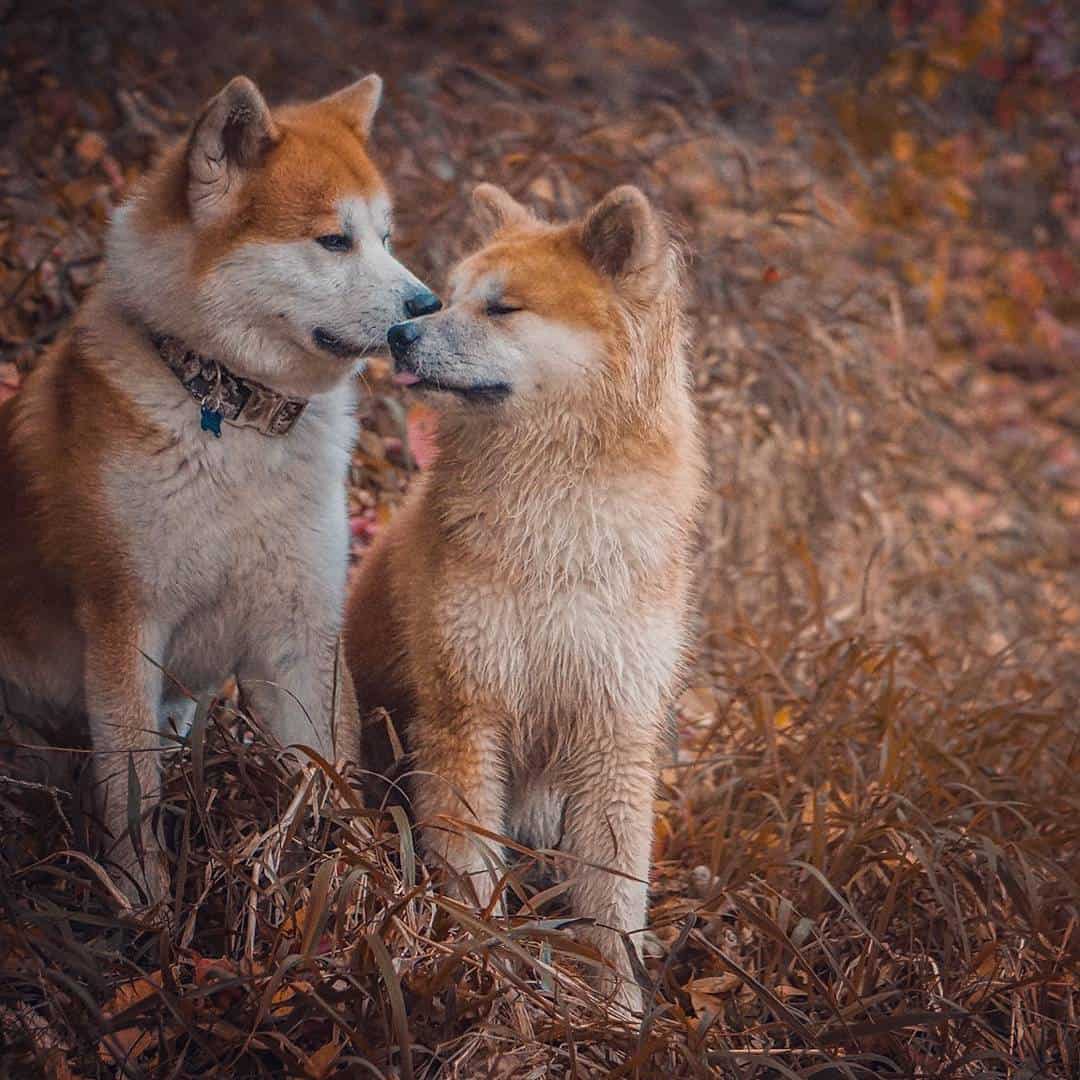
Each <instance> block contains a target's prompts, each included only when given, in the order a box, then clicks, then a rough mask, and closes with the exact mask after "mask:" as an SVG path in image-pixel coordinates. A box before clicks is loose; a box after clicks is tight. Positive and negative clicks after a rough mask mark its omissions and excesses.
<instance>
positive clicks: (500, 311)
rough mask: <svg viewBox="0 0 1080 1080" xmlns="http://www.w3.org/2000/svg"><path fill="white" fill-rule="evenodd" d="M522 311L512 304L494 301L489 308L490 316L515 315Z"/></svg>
mask: <svg viewBox="0 0 1080 1080" xmlns="http://www.w3.org/2000/svg"><path fill="white" fill-rule="evenodd" d="M520 310H521V308H519V307H514V306H513V305H512V304H500V303H498V302H497V301H492V302H491V303H490V304H488V306H487V313H488V314H489V315H513V314H514V312H515V311H520Z"/></svg>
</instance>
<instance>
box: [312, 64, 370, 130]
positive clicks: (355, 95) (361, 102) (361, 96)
mask: <svg viewBox="0 0 1080 1080" xmlns="http://www.w3.org/2000/svg"><path fill="white" fill-rule="evenodd" d="M382 93H383V81H382V79H381V78H380V77H379V76H378V75H365V76H364V77H363V78H362V79H359V80H357V81H356V82H354V83H352V85H350V86H346V87H345V89H344V90H339V91H338V92H337V93H336V94H331V95H330V96H329V97H327V98H323V103H324V104H326V105H330V106H331V107H333V108H335V109H337V110H338V112H340V113H341V114H342V115H343V116H344V118H345V122H346V123H347V124H348V125H349V127H351V128H352V129H353V130H354V131H355V132H356V134H357V135H359V136H360V137H361V138H364V139H366V138H367V137H368V135H370V134H371V125H372V123H373V121H374V120H375V113H376V112H378V110H379V103H380V102H381V101H382Z"/></svg>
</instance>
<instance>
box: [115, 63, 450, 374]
mask: <svg viewBox="0 0 1080 1080" xmlns="http://www.w3.org/2000/svg"><path fill="white" fill-rule="evenodd" d="M381 94H382V81H381V80H380V79H379V77H378V76H377V75H369V76H367V77H366V78H364V79H361V80H360V81H359V82H356V83H354V84H352V85H351V86H348V87H346V88H345V89H344V90H341V91H339V92H338V93H336V94H333V95H331V96H330V97H327V98H323V99H321V100H319V101H315V102H310V103H307V104H302V105H292V106H288V107H284V108H281V109H276V110H274V111H273V112H271V110H270V109H269V107H268V106H267V104H266V102H265V100H264V99H263V97H262V95H261V94H260V93H259V90H258V89H257V88H256V86H255V85H254V84H253V83H252V82H251V81H250V80H248V79H246V78H243V77H240V78H236V79H233V80H232V82H230V83H229V84H228V86H226V87H225V89H224V90H222V91H221V93H220V94H218V95H217V96H216V97H215V98H213V99H212V100H211V101H210V102H209V103H208V104H207V105H206V107H205V108H204V110H203V112H202V114H201V115H200V117H199V119H198V120H197V121H196V122H195V124H194V126H193V127H192V130H191V133H190V134H189V136H188V138H187V139H186V141H184V142H183V143H182V144H180V145H179V146H177V147H175V148H173V150H172V151H170V153H169V154H167V155H166V158H165V160H164V161H163V162H162V164H161V165H160V166H159V167H158V168H157V169H156V170H155V172H154V173H153V174H152V175H151V176H150V177H149V178H148V181H147V183H146V185H145V186H144V188H143V190H142V192H141V194H140V196H138V197H137V198H136V199H135V200H133V203H132V205H131V207H130V209H129V210H125V211H123V212H122V213H121V214H119V215H118V219H117V221H116V223H115V227H114V230H113V231H114V233H115V234H117V237H116V241H115V243H114V244H113V251H112V252H111V253H110V262H114V261H117V260H118V261H119V262H120V263H121V265H120V266H119V267H112V268H111V271H112V273H113V275H114V277H115V276H120V275H124V276H125V277H128V278H130V277H132V276H134V277H135V279H136V280H135V281H134V282H132V283H131V284H130V285H121V286H120V287H121V288H122V289H127V290H129V291H134V292H135V293H136V295H137V296H138V298H139V301H140V303H139V304H138V307H139V308H140V310H141V312H142V313H144V314H146V315H147V316H148V317H149V318H153V317H154V315H155V314H156V316H157V318H156V322H157V326H156V327H155V328H156V329H158V330H160V331H163V332H171V333H175V334H177V336H179V337H181V338H186V339H188V340H191V339H192V338H195V339H196V340H194V341H191V344H192V345H193V346H201V347H203V348H204V349H205V351H208V352H212V351H213V350H214V348H215V346H217V347H219V348H221V349H223V350H224V352H225V354H226V357H227V358H228V360H227V362H231V363H232V364H235V365H236V366H237V367H239V368H240V369H241V371H242V372H243V373H244V374H247V375H250V376H252V377H254V378H257V379H261V380H262V381H264V382H267V383H269V384H270V385H272V386H275V387H278V388H280V389H283V390H293V391H297V392H300V393H311V392H316V391H318V390H319V389H326V388H328V387H329V386H332V385H334V384H335V383H336V382H338V381H340V380H341V379H343V378H345V377H346V376H348V375H349V374H351V373H352V372H354V371H355V369H356V367H357V361H358V360H359V359H360V358H362V357H363V356H364V355H365V354H366V353H368V352H370V351H372V350H375V349H379V348H381V347H385V344H384V343H385V337H386V331H387V329H388V328H389V327H390V326H391V325H392V324H394V323H396V322H399V321H400V320H401V319H403V318H409V317H413V316H417V315H422V314H425V313H428V312H432V311H435V310H437V309H438V307H439V301H438V299H437V298H436V297H435V295H434V294H433V293H432V292H431V290H430V289H428V288H427V287H426V286H425V285H424V284H423V283H422V282H421V281H419V280H418V279H417V278H416V277H414V276H413V274H411V273H410V272H409V271H408V270H407V269H406V268H405V267H404V266H403V265H402V264H401V263H400V262H399V261H398V260H397V259H396V258H395V257H394V255H393V254H392V253H391V246H390V236H391V224H392V221H391V204H390V198H389V195H388V193H387V190H386V185H385V184H384V182H383V179H382V177H381V176H380V175H379V172H378V170H377V169H376V167H375V165H374V164H373V163H372V161H371V158H370V157H369V156H368V135H369V132H370V130H371V125H372V120H373V118H374V116H375V112H376V109H377V108H378V105H379V100H380V97H381ZM140 246H141V250H140ZM148 289H152V290H153V292H154V293H155V294H156V295H148V292H147V290H148ZM148 307H149V308H151V309H152V311H151V312H149V313H147V312H146V310H145V309H146V308H148ZM162 321H165V322H166V323H167V325H164V326H163V325H161V323H162ZM208 339H209V340H208Z"/></svg>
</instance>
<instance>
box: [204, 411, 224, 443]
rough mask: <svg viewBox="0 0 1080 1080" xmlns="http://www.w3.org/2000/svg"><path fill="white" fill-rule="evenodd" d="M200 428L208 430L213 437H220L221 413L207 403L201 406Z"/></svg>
mask: <svg viewBox="0 0 1080 1080" xmlns="http://www.w3.org/2000/svg"><path fill="white" fill-rule="evenodd" d="M202 429H203V431H209V432H210V433H211V434H212V435H213V436H214V438H215V439H220V438H221V413H219V412H218V411H217V409H211V408H210V406H209V405H204V406H203V407H202Z"/></svg>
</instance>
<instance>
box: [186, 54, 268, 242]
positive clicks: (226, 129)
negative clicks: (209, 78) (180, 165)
mask: <svg viewBox="0 0 1080 1080" xmlns="http://www.w3.org/2000/svg"><path fill="white" fill-rule="evenodd" d="M278 138H279V133H278V130H277V127H276V125H275V124H274V121H273V118H272V117H271V116H270V108H269V106H268V105H267V104H266V101H265V100H264V98H263V96H262V94H260V93H259V90H258V87H256V85H255V84H254V83H253V82H252V81H251V80H250V79H248V78H245V77H244V76H243V75H239V76H237V77H236V78H235V79H233V80H232V82H230V83H229V84H228V86H226V87H225V89H224V90H222V91H221V93H220V94H218V95H217V97H215V98H212V99H211V100H210V102H209V103H208V104H207V106H206V108H205V109H204V110H203V114H202V116H201V117H199V119H198V121H196V124H195V128H194V130H193V131H192V133H191V139H190V140H189V142H188V150H187V166H188V203H189V205H190V207H191V213H192V216H193V218H194V219H195V221H196V222H201V221H203V222H204V221H210V220H212V219H213V218H215V217H218V216H220V215H221V214H223V213H226V212H228V211H229V210H230V209H231V208H232V207H233V205H234V204H235V200H236V197H237V195H238V193H239V189H240V181H241V179H242V177H243V174H244V173H245V172H247V171H248V170H250V169H253V168H255V167H256V166H257V165H258V164H259V162H261V161H262V159H263V157H264V156H265V155H266V153H267V151H268V150H269V149H270V148H271V147H272V146H273V145H274V143H275V142H277V140H278Z"/></svg>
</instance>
